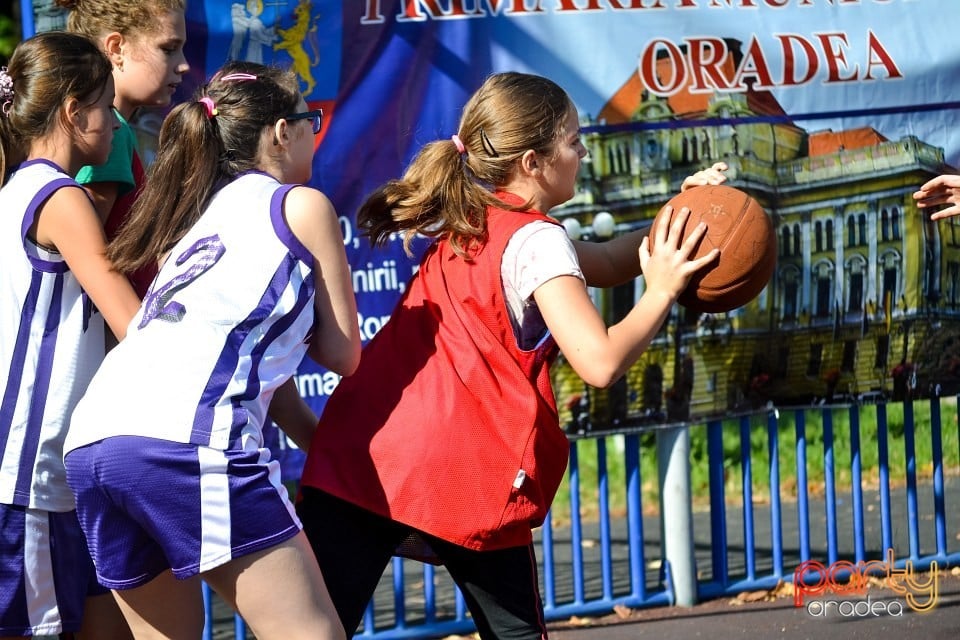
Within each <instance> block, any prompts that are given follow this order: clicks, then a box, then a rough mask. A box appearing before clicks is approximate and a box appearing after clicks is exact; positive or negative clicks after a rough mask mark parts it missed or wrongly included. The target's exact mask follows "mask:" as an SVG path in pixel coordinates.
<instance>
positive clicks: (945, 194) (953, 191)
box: [913, 174, 960, 220]
mask: <svg viewBox="0 0 960 640" xmlns="http://www.w3.org/2000/svg"><path fill="white" fill-rule="evenodd" d="M913 198H914V200H916V201H917V206H918V207H920V208H921V209H927V208H929V207H941V206H944V205H948V206H946V207H945V208H944V209H940V210H939V211H935V212H934V213H933V214H931V216H930V219H931V220H941V219H943V218H949V217H951V216H957V215H960V176H958V175H952V174H944V175H940V176H937V177H936V178H934V179H933V180H930V181H928V182H926V183H925V184H924V185H923V186H922V187H920V189H919V190H918V191H915V192H914V194H913Z"/></svg>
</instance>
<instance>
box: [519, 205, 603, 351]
mask: <svg viewBox="0 0 960 640" xmlns="http://www.w3.org/2000/svg"><path fill="white" fill-rule="evenodd" d="M558 276H574V277H576V278H580V279H581V280H585V279H584V277H583V272H582V271H581V270H580V263H579V261H578V260H577V252H576V250H575V249H574V248H573V243H572V242H571V241H570V238H569V237H568V236H567V232H566V230H565V229H564V228H563V227H561V226H558V225H555V224H552V223H549V222H544V221H542V220H537V221H534V222H531V223H530V224H527V225H524V226H523V227H521V228H520V229H518V230H517V231H516V232H515V233H514V234H513V237H511V238H510V241H509V242H508V243H507V247H506V249H505V250H504V252H503V260H502V262H501V264H500V277H501V280H502V281H503V292H504V297H505V298H506V302H507V307H508V309H509V311H510V319H511V322H512V324H513V328H514V334H515V335H516V336H517V338H518V341H519V343H520V344H521V346H523V345H524V344H526V345H527V346H529V345H530V344H531V342H530V341H531V340H534V339H535V338H536V337H539V335H540V334H542V333H544V331H545V329H546V327H545V326H544V324H543V319H542V318H541V317H540V312H539V310H537V308H536V303H535V302H534V300H533V292H534V291H536V290H537V288H538V287H539V286H540V285H542V284H543V283H544V282H546V281H548V280H551V279H553V278H556V277H558ZM525 348H526V347H525Z"/></svg>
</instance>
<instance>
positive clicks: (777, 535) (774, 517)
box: [767, 409, 783, 577]
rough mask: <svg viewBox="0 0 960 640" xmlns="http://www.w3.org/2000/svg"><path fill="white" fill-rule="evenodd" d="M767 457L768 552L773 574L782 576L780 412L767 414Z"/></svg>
mask: <svg viewBox="0 0 960 640" xmlns="http://www.w3.org/2000/svg"><path fill="white" fill-rule="evenodd" d="M767 456H768V457H769V460H770V550H771V552H772V553H773V574H774V575H775V576H778V577H780V576H783V526H782V522H781V519H780V412H779V411H777V410H776V409H774V410H773V411H770V412H769V413H767Z"/></svg>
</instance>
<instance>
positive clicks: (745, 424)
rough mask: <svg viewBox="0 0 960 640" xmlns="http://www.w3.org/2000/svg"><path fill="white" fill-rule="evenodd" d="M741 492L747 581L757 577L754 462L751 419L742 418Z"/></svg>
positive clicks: (747, 417)
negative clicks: (754, 523) (754, 522)
mask: <svg viewBox="0 0 960 640" xmlns="http://www.w3.org/2000/svg"><path fill="white" fill-rule="evenodd" d="M740 475H741V478H740V482H741V487H740V491H741V493H742V495H743V562H744V566H745V567H746V571H747V580H755V579H756V577H757V567H756V554H755V552H754V549H755V548H756V545H755V542H754V539H753V536H754V531H755V529H754V526H753V461H752V457H751V446H750V417H749V416H742V417H741V418H740Z"/></svg>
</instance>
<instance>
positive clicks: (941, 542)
mask: <svg viewBox="0 0 960 640" xmlns="http://www.w3.org/2000/svg"><path fill="white" fill-rule="evenodd" d="M942 424H943V423H942V418H941V415H940V398H939V397H935V398H930V440H931V442H930V448H931V457H932V458H933V460H932V462H933V506H934V509H933V512H934V526H935V528H936V534H937V555H938V556H945V555H947V520H946V518H947V509H946V503H945V500H944V496H943V490H944V487H943V437H942V433H943V428H942Z"/></svg>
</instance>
